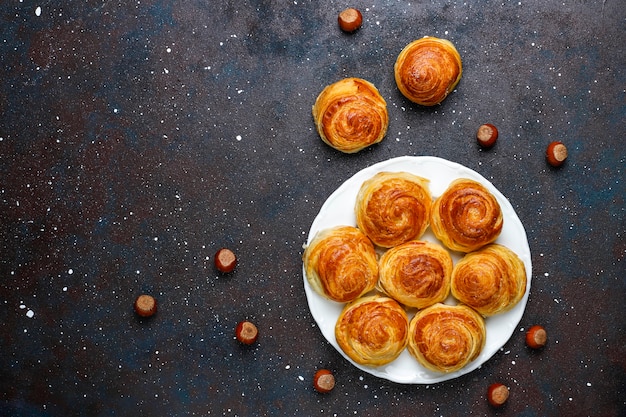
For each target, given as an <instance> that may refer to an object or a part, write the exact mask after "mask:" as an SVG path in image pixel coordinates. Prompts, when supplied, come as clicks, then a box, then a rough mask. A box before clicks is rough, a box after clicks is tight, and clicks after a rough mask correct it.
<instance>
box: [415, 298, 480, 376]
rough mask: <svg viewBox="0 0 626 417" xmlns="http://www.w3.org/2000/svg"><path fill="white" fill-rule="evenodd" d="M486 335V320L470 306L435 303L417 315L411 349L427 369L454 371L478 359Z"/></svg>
mask: <svg viewBox="0 0 626 417" xmlns="http://www.w3.org/2000/svg"><path fill="white" fill-rule="evenodd" d="M486 338H487V333H486V328H485V321H484V319H483V318H482V317H481V316H480V314H478V313H477V312H475V311H474V310H472V309H471V308H470V307H468V306H464V305H462V304H460V305H456V306H451V305H445V304H441V303H439V304H435V305H433V306H431V307H428V308H426V309H424V310H420V311H418V312H417V314H415V316H414V317H413V319H412V320H411V323H410V326H409V340H408V345H407V348H408V351H409V353H410V354H411V355H412V356H413V357H414V358H415V359H417V361H418V362H419V363H420V364H421V365H422V366H424V367H425V368H427V369H430V370H432V371H437V372H454V371H458V370H459V369H461V368H463V367H465V366H466V365H467V364H469V363H470V362H471V361H473V360H474V359H476V358H477V357H478V355H480V352H481V351H482V349H483V347H484V346H485V340H486Z"/></svg>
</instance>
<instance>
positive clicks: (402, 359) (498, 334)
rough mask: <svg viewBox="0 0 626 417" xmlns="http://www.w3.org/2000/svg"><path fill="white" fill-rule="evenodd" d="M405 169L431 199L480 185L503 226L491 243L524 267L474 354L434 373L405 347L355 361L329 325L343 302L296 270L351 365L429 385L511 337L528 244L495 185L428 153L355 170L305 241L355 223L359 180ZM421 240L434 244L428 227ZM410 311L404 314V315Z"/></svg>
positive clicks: (520, 309) (318, 317) (324, 327)
mask: <svg viewBox="0 0 626 417" xmlns="http://www.w3.org/2000/svg"><path fill="white" fill-rule="evenodd" d="M382 171H390V172H400V171H405V172H410V173H413V174H416V175H419V176H421V177H424V178H427V179H429V180H430V191H431V194H432V196H433V198H435V197H438V196H440V195H441V194H442V193H443V192H444V191H445V190H446V188H447V187H448V185H449V184H450V183H451V182H452V181H453V180H455V179H457V178H470V179H473V180H476V181H478V182H480V183H481V184H483V185H484V186H485V187H487V189H488V190H489V191H490V192H491V193H492V194H493V195H494V196H495V197H496V199H497V200H498V203H500V206H501V208H502V213H503V216H504V226H503V228H502V233H501V234H500V236H499V237H498V239H497V240H496V243H499V244H502V245H504V246H506V247H508V248H509V249H511V250H512V251H514V252H515V253H516V254H517V255H518V256H519V257H520V259H521V260H522V261H523V262H524V265H525V266H526V276H527V278H528V284H527V287H526V293H525V294H524V297H523V298H522V300H521V301H520V302H519V303H518V304H517V305H516V306H515V307H513V309H511V310H509V311H507V312H506V313H502V314H499V315H496V316H493V317H489V318H487V319H486V320H485V322H486V326H487V340H486V343H485V347H484V349H483V350H482V352H481V354H480V356H479V357H478V358H477V359H476V360H474V361H473V362H471V363H470V364H468V365H467V366H465V367H464V368H463V369H460V370H458V371H456V372H451V373H440V372H433V371H430V370H428V369H426V368H424V367H423V366H421V365H420V364H419V363H418V362H417V361H416V360H415V359H414V358H413V357H412V356H411V355H410V354H409V352H408V351H407V350H406V349H405V350H404V352H402V354H401V355H400V356H399V357H398V358H397V359H396V360H395V361H393V362H391V363H390V364H388V365H384V366H379V367H373V366H364V365H359V364H357V363H355V362H354V361H352V360H351V359H350V358H349V357H348V356H347V355H346V354H345V353H344V352H343V351H342V350H341V348H340V347H339V345H338V344H337V340H336V339H335V323H336V322H337V318H338V317H339V314H340V313H341V310H342V308H343V306H344V304H342V303H337V302H334V301H330V300H327V299H325V298H324V297H322V296H320V295H319V294H317V293H316V292H315V291H314V290H313V288H311V286H310V285H309V283H308V281H307V279H306V273H305V271H304V266H303V268H302V270H303V271H302V272H303V275H304V290H305V292H306V296H307V300H308V303H309V308H310V310H311V314H312V315H313V318H314V319H315V321H316V322H317V325H318V326H319V328H320V330H321V331H322V334H323V335H324V337H325V338H326V339H327V340H328V342H329V343H330V344H332V345H333V346H334V347H335V349H337V351H338V352H339V353H341V354H342V355H343V356H344V357H345V358H346V359H347V360H349V361H350V362H351V363H352V364H353V365H354V366H356V367H357V368H359V369H362V370H363V371H365V372H368V373H370V374H372V375H374V376H377V377H380V378H385V379H388V380H390V381H394V382H398V383H403V384H432V383H436V382H441V381H446V380H449V379H453V378H457V377H459V376H461V375H464V374H466V373H468V372H471V371H473V370H474V369H476V368H478V367H479V366H480V365H482V364H483V363H484V362H486V361H487V360H488V359H489V358H491V357H492V356H493V354H494V353H496V352H497V351H498V349H500V348H501V347H502V346H503V345H504V344H505V343H506V342H507V341H508V340H509V338H510V337H511V335H512V334H513V331H514V330H515V328H516V327H517V325H518V324H519V321H520V320H521V318H522V315H523V314H524V309H525V308H526V302H527V301H528V293H529V291H530V281H531V276H532V264H531V257H530V248H529V246H528V240H527V238H526V231H525V230H524V226H523V225H522V222H521V221H520V219H519V218H518V217H517V214H515V210H514V209H513V207H512V206H511V203H510V202H509V201H508V200H507V199H506V197H504V196H503V195H502V193H500V192H499V191H498V190H497V189H496V187H494V186H493V184H491V183H490V182H489V181H487V180H486V179H485V178H484V177H483V176H481V175H480V174H478V173H477V172H475V171H473V170H471V169H469V168H467V167H464V166H463V165H459V164H457V163H454V162H450V161H447V160H445V159H441V158H436V157H430V156H403V157H399V158H394V159H389V160H387V161H383V162H380V163H377V164H375V165H372V166H370V167H368V168H365V169H363V170H361V171H359V172H358V173H356V174H355V175H354V176H353V177H352V178H350V179H349V180H347V181H346V182H344V183H343V184H342V185H341V186H340V187H339V188H338V189H337V190H335V192H334V193H332V194H331V196H330V197H329V198H328V200H326V202H325V203H324V205H323V206H322V208H321V210H320V212H319V214H318V215H317V217H316V218H315V220H314V221H313V224H312V225H311V230H310V231H309V235H308V239H307V244H308V243H309V242H310V241H311V239H313V237H314V236H315V234H316V233H317V232H318V231H319V230H323V229H326V228H329V227H332V226H337V225H351V226H356V218H355V215H354V204H355V202H356V195H357V193H358V191H359V189H360V188H361V184H362V183H363V182H364V181H365V180H367V179H369V178H371V177H372V176H373V175H375V174H376V173H378V172H382ZM422 239H424V240H429V241H433V242H438V243H440V244H441V242H439V241H438V240H437V239H436V238H435V236H434V235H433V233H432V231H431V230H430V228H428V229H427V231H426V233H425V234H424V236H423V237H422ZM451 255H452V258H453V260H454V262H455V263H456V262H457V261H458V260H459V259H460V258H461V256H462V254H460V253H458V252H451ZM456 303H457V302H456V300H454V299H453V298H452V297H450V298H448V300H446V304H456ZM411 316H412V314H409V318H410V317H411Z"/></svg>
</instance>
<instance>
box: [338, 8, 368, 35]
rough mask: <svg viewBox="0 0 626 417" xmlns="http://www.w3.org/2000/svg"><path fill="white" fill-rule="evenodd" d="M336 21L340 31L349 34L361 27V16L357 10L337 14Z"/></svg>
mask: <svg viewBox="0 0 626 417" xmlns="http://www.w3.org/2000/svg"><path fill="white" fill-rule="evenodd" d="M337 21H338V22H339V27H340V28H341V30H343V31H344V32H348V33H351V32H354V31H355V30H357V29H358V28H360V27H361V24H362V23H363V15H362V14H361V12H360V11H359V10H358V9H354V8H348V9H345V10H344V11H342V12H341V13H339V16H338V17H337Z"/></svg>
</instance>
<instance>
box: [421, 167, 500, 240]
mask: <svg viewBox="0 0 626 417" xmlns="http://www.w3.org/2000/svg"><path fill="white" fill-rule="evenodd" d="M430 225H431V228H432V230H433V233H434V234H435V236H437V238H438V239H439V240H441V241H442V242H443V244H444V245H446V246H447V247H448V248H449V249H452V250H456V251H460V252H471V251H473V250H476V249H478V248H481V247H482V246H485V245H487V244H489V243H492V242H493V241H495V240H496V239H497V238H498V236H499V235H500V232H501V231H502V225H503V217H502V210H501V208H500V204H499V203H498V200H496V198H495V197H494V195H493V194H491V193H490V192H489V190H487V189H486V188H485V187H484V186H483V185H482V184H480V183H479V182H476V181H474V180H470V179H466V178H459V179H457V180H455V181H453V182H452V183H451V184H450V185H449V186H448V188H447V189H446V191H444V193H443V194H442V195H441V196H440V197H439V198H437V199H436V200H435V201H434V202H433V205H432V210H431V214H430Z"/></svg>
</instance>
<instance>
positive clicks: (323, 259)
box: [302, 226, 378, 303]
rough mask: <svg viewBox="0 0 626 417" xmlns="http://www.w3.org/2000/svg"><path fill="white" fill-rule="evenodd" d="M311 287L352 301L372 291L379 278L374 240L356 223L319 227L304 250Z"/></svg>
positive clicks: (327, 296) (323, 294)
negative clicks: (355, 225) (354, 224)
mask: <svg viewBox="0 0 626 417" xmlns="http://www.w3.org/2000/svg"><path fill="white" fill-rule="evenodd" d="M302 257H303V261H304V269H305V272H306V277H307V280H308V282H309V284H310V285H311V287H312V288H313V289H314V290H315V291H316V292H317V293H318V294H320V295H322V296H324V297H326V298H329V299H331V300H334V301H337V302H341V303H344V302H348V301H352V300H354V299H356V298H358V297H360V296H361V295H363V294H365V293H367V292H369V291H371V290H372V289H374V287H375V286H376V282H377V281H378V259H377V258H376V252H375V250H374V245H373V244H372V242H371V241H370V240H369V239H368V238H367V236H365V235H364V234H363V232H361V231H360V230H359V229H357V228H356V227H352V226H336V227H333V228H329V229H324V230H321V231H319V232H318V233H317V234H316V235H315V236H314V237H313V239H312V240H311V242H310V243H309V244H308V246H307V247H306V249H305V250H304V254H303V256H302Z"/></svg>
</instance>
